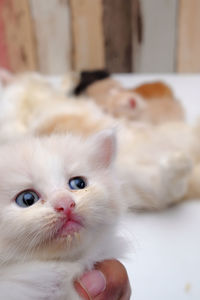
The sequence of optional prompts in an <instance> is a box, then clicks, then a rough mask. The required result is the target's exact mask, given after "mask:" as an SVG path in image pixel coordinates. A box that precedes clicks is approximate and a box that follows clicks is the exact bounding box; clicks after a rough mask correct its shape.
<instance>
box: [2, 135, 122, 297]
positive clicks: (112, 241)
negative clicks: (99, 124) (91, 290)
mask: <svg viewBox="0 0 200 300" xmlns="http://www.w3.org/2000/svg"><path fill="white" fill-rule="evenodd" d="M114 155H115V139H114V135H113V133H112V132H110V131H109V132H104V133H101V134H98V135H96V136H93V137H91V138H90V139H89V140H87V141H85V140H83V139H80V138H77V137H73V136H51V137H50V138H34V137H33V138H30V139H26V140H21V141H18V142H16V143H11V144H7V145H4V146H1V148H0V156H1V161H0V174H1V175H0V176H1V180H0V232H1V234H0V266H1V267H0V294H1V298H2V299H7V300H18V299H21V300H42V299H49V300H50V299H52V300H56V299H59V300H61V299H63V300H67V299H69V300H72V299H73V300H76V299H77V300H78V299H80V298H79V296H78V295H77V293H76V292H75V290H74V288H73V280H74V278H76V277H77V276H79V275H80V274H81V273H82V272H83V271H84V270H85V269H88V268H91V266H92V265H93V264H94V263H95V262H96V261H100V260H103V259H106V258H111V257H116V255H118V254H119V253H120V252H121V249H122V247H121V246H120V244H121V243H122V241H121V240H120V243H119V240H118V237H117V233H116V226H117V224H118V222H119V218H120V216H121V214H122V212H123V211H124V208H125V207H124V204H123V201H121V198H122V197H121V193H120V183H119V180H118V178H117V176H116V172H115V170H114V166H113V158H114ZM74 176H83V177H84V178H85V179H86V181H87V186H86V187H85V188H84V189H80V190H72V189H70V187H69V184H68V182H69V179H70V178H73V177H74ZM27 189H32V190H34V191H37V193H38V194H39V195H40V199H39V201H38V202H36V203H35V204H33V205H32V206H29V207H20V206H18V205H17V204H16V202H15V198H16V195H18V194H19V193H20V192H21V191H24V190H27ZM68 197H71V198H72V199H73V200H74V202H75V208H74V210H73V213H74V214H75V215H76V216H77V217H78V218H79V219H81V220H82V225H83V226H82V228H81V230H80V231H79V232H78V233H69V234H67V235H64V236H62V235H61V236H60V235H59V234H58V233H59V230H60V228H62V226H63V224H65V222H66V216H65V214H63V211H60V210H56V205H58V204H59V203H60V202H59V201H65V199H68ZM63 199H64V200H63Z"/></svg>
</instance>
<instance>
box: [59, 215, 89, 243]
mask: <svg viewBox="0 0 200 300" xmlns="http://www.w3.org/2000/svg"><path fill="white" fill-rule="evenodd" d="M82 228H83V225H82V223H81V222H79V221H76V220H67V222H65V224H64V225H63V226H62V227H61V228H60V229H59V230H58V232H57V233H56V238H57V239H59V238H68V237H69V236H72V237H73V236H78V235H79V232H80V230H81V229H82Z"/></svg>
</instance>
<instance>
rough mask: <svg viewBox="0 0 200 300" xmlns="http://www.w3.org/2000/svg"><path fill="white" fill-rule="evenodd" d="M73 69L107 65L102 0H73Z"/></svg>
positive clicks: (96, 67) (88, 68) (99, 67)
mask: <svg viewBox="0 0 200 300" xmlns="http://www.w3.org/2000/svg"><path fill="white" fill-rule="evenodd" d="M70 6H71V14H72V32H73V69H74V70H76V71H80V70H86V69H87V70H91V69H101V68H104V67H105V56H104V37H103V24H102V14H103V11H102V0H95V1H94V0H84V1H83V0H75V1H74V0H71V1H70Z"/></svg>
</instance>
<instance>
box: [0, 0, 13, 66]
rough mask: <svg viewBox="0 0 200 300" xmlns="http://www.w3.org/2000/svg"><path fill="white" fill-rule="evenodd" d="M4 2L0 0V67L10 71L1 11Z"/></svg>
mask: <svg viewBox="0 0 200 300" xmlns="http://www.w3.org/2000/svg"><path fill="white" fill-rule="evenodd" d="M5 1H6V0H0V37H1V38H0V67H1V68H5V69H8V70H10V69H11V66H10V63H9V56H8V48H7V42H6V32H5V24H4V20H3V18H2V11H3V7H4V5H5Z"/></svg>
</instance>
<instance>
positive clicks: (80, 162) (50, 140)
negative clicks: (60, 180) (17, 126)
mask: <svg viewBox="0 0 200 300" xmlns="http://www.w3.org/2000/svg"><path fill="white" fill-rule="evenodd" d="M0 155H1V161H0V168H4V171H5V168H6V170H7V171H8V170H9V169H10V170H13V171H14V170H15V169H16V170H17V171H19V172H20V170H21V171H23V170H26V171H27V172H28V171H29V170H35V169H37V168H38V173H39V172H41V169H42V168H43V169H44V168H45V169H46V170H48V171H51V169H52V170H53V171H55V169H56V168H60V167H61V165H62V166H63V168H65V169H67V168H69V169H70V168H72V169H73V168H76V167H79V168H80V167H83V166H84V165H85V164H86V161H87V158H88V157H89V148H88V145H87V143H85V142H84V141H81V140H80V138H78V137H75V136H71V135H67V136H64V135H63V136H51V137H45V138H37V137H33V138H28V139H22V140H20V141H17V142H15V143H10V144H9V145H5V146H2V147H1V148H0ZM27 175H28V174H27Z"/></svg>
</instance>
